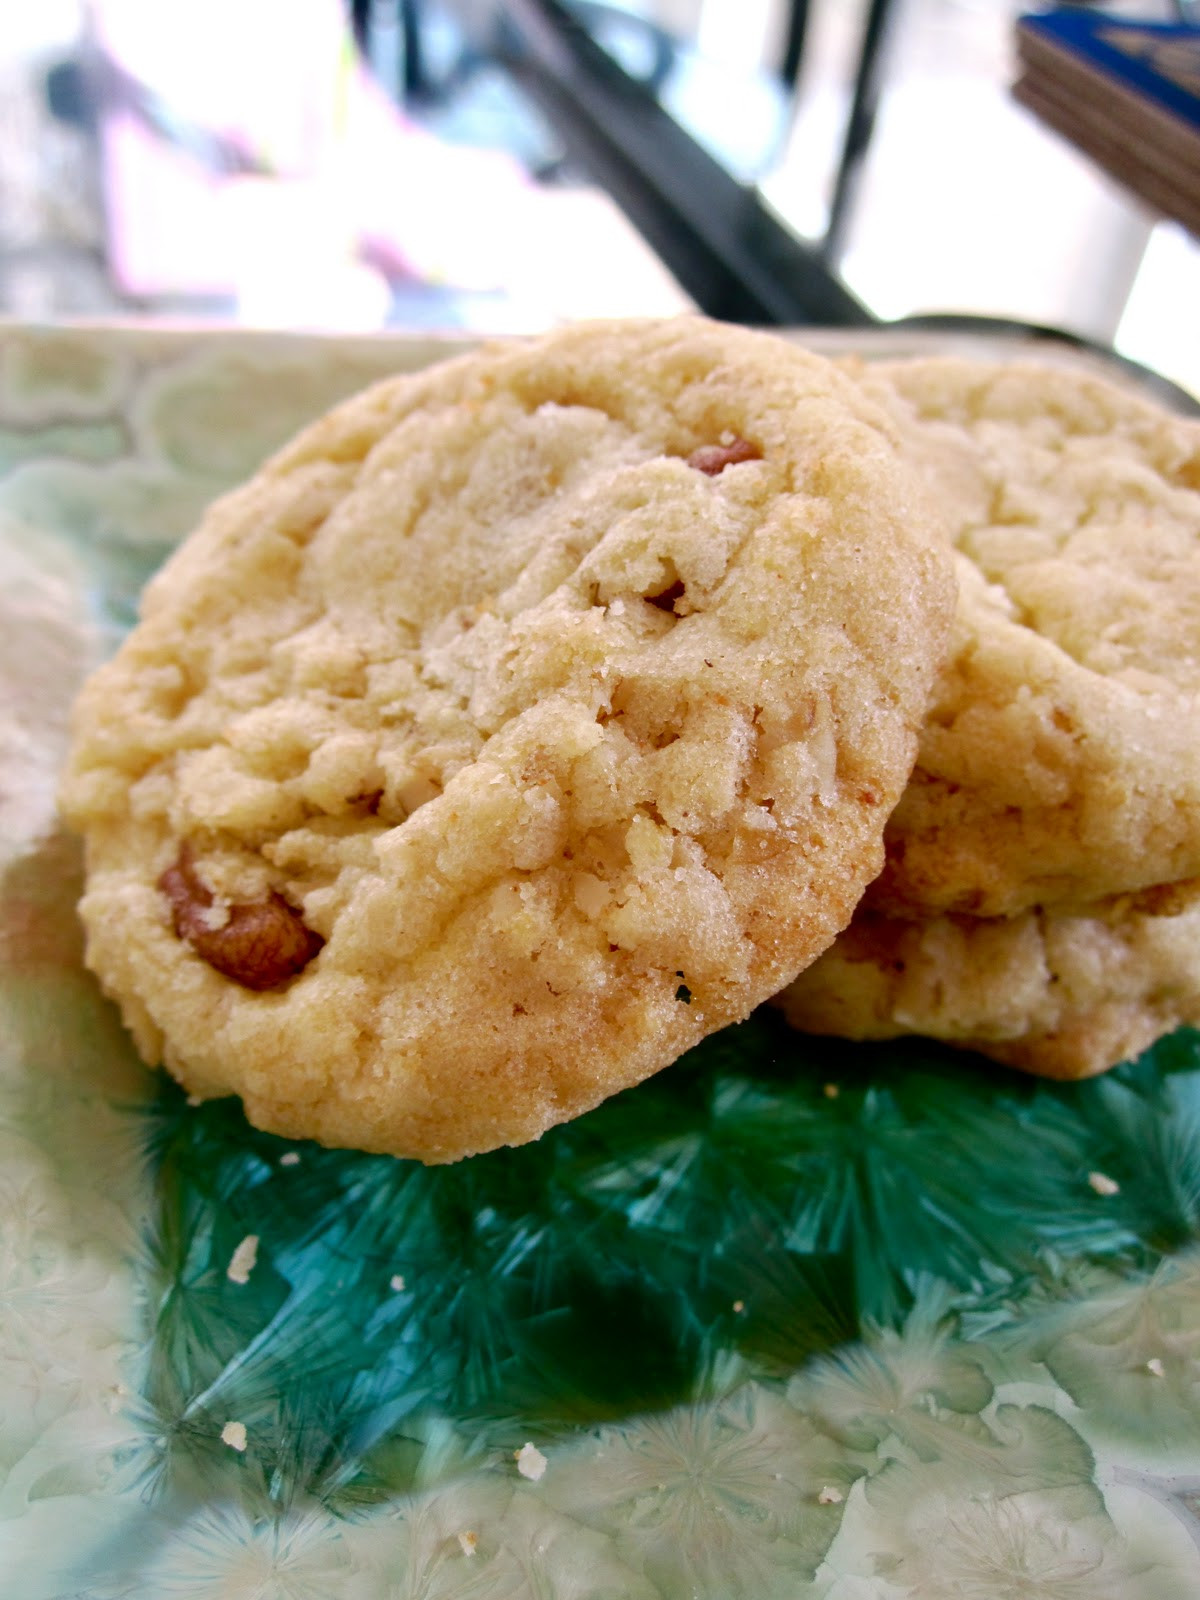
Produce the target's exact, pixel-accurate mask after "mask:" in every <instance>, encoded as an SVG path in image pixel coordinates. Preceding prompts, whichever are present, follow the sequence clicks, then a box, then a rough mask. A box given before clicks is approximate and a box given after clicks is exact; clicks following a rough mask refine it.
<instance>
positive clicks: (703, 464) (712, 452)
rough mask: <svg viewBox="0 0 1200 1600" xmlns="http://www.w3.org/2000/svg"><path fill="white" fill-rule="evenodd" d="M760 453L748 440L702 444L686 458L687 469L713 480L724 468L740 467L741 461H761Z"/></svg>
mask: <svg viewBox="0 0 1200 1600" xmlns="http://www.w3.org/2000/svg"><path fill="white" fill-rule="evenodd" d="M761 460H762V451H761V450H760V449H759V448H758V446H757V445H756V444H751V443H750V441H749V440H748V439H731V440H730V442H729V443H728V444H702V445H701V446H700V447H699V449H697V450H693V451H692V453H691V455H690V456H689V457H688V458H687V464H688V466H689V467H695V469H696V471H697V472H703V473H704V475H705V477H707V478H715V477H717V476H719V474H720V473H722V472H724V471H725V468H726V467H737V466H740V465H741V463H742V462H743V461H761Z"/></svg>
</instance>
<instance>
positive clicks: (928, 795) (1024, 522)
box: [860, 359, 1200, 917]
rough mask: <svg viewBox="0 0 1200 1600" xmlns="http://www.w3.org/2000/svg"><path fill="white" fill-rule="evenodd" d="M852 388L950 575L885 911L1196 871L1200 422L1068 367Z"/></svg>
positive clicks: (1100, 888)
mask: <svg viewBox="0 0 1200 1600" xmlns="http://www.w3.org/2000/svg"><path fill="white" fill-rule="evenodd" d="M860 381H861V382H862V383H863V385H864V387H865V388H866V389H867V390H868V392H869V393H870V394H871V395H872V396H873V397H874V398H875V399H877V400H879V401H880V402H881V403H882V404H883V405H885V406H886V408H887V409H888V410H889V412H890V413H891V415H892V416H893V418H894V419H895V420H896V422H897V425H898V426H899V428H900V430H901V433H902V436H903V439H904V449H905V453H906V455H907V456H908V458H909V460H910V461H911V462H912V463H913V464H914V465H915V466H916V467H918V469H919V470H921V471H922V473H923V474H924V476H925V478H926V482H927V484H928V486H929V487H930V490H931V492H932V493H933V494H935V495H936V497H937V499H938V501H939V504H940V506H941V508H942V510H943V512H944V513H945V515H946V516H947V518H948V520H949V525H950V532H951V537H952V539H953V543H954V545H955V547H956V550H957V552H958V561H959V580H960V599H959V606H958V613H957V616H956V620H955V626H954V634H953V643H952V647H951V653H950V658H949V661H948V664H947V666H946V669H945V671H944V672H943V674H942V676H941V678H940V680H939V682H938V685H937V688H936V690H935V693H934V699H933V703H932V706H931V709H930V714H929V718H928V720H927V722H926V725H925V728H924V729H923V731H922V735H921V747H920V754H919V757H918V761H917V767H916V770H915V772H914V774H913V779H912V782H911V784H910V785H909V788H908V790H907V792H906V793H905V795H904V798H903V800H902V801H901V803H900V805H899V806H898V807H897V809H896V812H895V814H894V815H893V817H892V819H891V821H890V823H889V826H888V834H887V865H886V868H885V870H884V873H883V875H882V877H881V878H880V880H879V882H878V883H876V884H875V885H874V886H873V887H872V890H871V903H872V905H874V906H875V907H876V908H877V909H878V910H881V911H884V912H887V913H889V914H893V915H898V916H909V917H926V916H931V915H934V914H936V913H939V912H961V913H967V914H970V915H972V916H987V917H991V916H1000V915H1011V914H1013V913H1015V912H1018V911H1022V910H1025V909H1028V908H1031V907H1034V906H1055V907H1060V908H1080V907H1084V906H1087V905H1089V904H1090V903H1092V902H1094V901H1095V900H1097V899H1101V898H1103V897H1105V896H1108V895H1112V894H1118V893H1123V892H1125V891H1128V890H1133V889H1139V888H1143V887H1145V886H1147V885H1151V884H1156V883H1165V882H1173V881H1177V880H1179V879H1183V878H1188V877H1192V876H1195V875H1197V874H1200V715H1198V709H1200V707H1198V699H1197V697H1198V695H1200V424H1197V423H1196V422H1194V421H1191V420H1185V419H1182V418H1179V417H1175V416H1172V415H1169V414H1168V413H1166V412H1164V411H1161V410H1159V409H1158V408H1157V407H1155V406H1154V405H1152V404H1150V403H1149V402H1147V401H1145V400H1143V399H1141V398H1140V397H1138V396H1136V395H1133V394H1130V393H1127V392H1125V391H1124V390H1122V389H1118V388H1116V387H1115V386H1113V385H1111V384H1109V383H1107V382H1105V381H1104V380H1102V379H1099V378H1096V377H1094V376H1092V375H1091V374H1090V373H1085V372H1082V371H1077V370H1074V369H1069V368H1065V367H1049V366H1046V367H1039V366H1034V365H1029V364H1026V363H1017V364H1009V365H1001V364H999V363H986V362H981V361H964V360H950V359H947V360H939V359H928V360H916V361H908V362H889V363H885V364H881V365H880V366H878V367H872V368H869V369H863V370H862V371H861V373H860Z"/></svg>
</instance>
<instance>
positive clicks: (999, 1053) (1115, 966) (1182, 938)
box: [776, 881, 1200, 1078]
mask: <svg viewBox="0 0 1200 1600" xmlns="http://www.w3.org/2000/svg"><path fill="white" fill-rule="evenodd" d="M776 1003H777V1004H778V1005H779V1006H780V1008H781V1009H782V1010H783V1012H784V1014H785V1015H786V1016H787V1018H788V1021H789V1022H790V1023H791V1024H792V1025H793V1027H796V1028H799V1029H801V1030H803V1031H804V1032H807V1033H820V1034H832V1035H834V1036H836V1037H840V1038H844V1039H895V1038H898V1037H900V1036H901V1035H904V1034H925V1035H927V1036H928V1037H930V1038H933V1039H941V1040H944V1041H945V1042H946V1043H948V1044H954V1045H961V1046H963V1047H964V1048H967V1049H971V1050H977V1051H979V1052H980V1053H981V1054H983V1055H986V1056H991V1057H992V1058H993V1059H994V1060H996V1061H1003V1062H1007V1063H1008V1064H1009V1065H1010V1066H1014V1067H1023V1068H1024V1069H1025V1070H1026V1071H1029V1072H1035V1073H1038V1074H1040V1075H1041V1076H1043V1077H1047V1078H1087V1077H1091V1076H1092V1075H1093V1074H1094V1073H1097V1072H1104V1071H1106V1070H1107V1068H1109V1067H1112V1066H1115V1065H1116V1063H1117V1062H1118V1061H1125V1060H1128V1059H1129V1058H1130V1057H1132V1056H1135V1055H1138V1054H1140V1052H1141V1051H1143V1050H1145V1049H1147V1048H1148V1047H1149V1046H1150V1045H1152V1044H1153V1043H1154V1041H1155V1040H1156V1039H1158V1038H1161V1037H1162V1035H1163V1034H1166V1033H1170V1032H1171V1030H1172V1029H1174V1028H1177V1027H1179V1026H1180V1025H1181V1024H1183V1023H1191V1024H1196V1023H1200V883H1197V882H1195V881H1193V882H1190V883H1183V884H1166V885H1162V886H1160V887H1158V888H1156V889H1151V890H1146V891H1143V892H1142V893H1141V894H1139V895H1123V896H1118V897H1115V898H1113V899H1110V900H1106V901H1101V902H1099V903H1098V904H1096V905H1094V906H1090V907H1087V908H1085V909H1084V910H1082V911H1080V912H1079V913H1077V914H1068V913H1057V914H1056V913H1053V912H1045V911H1024V912H1021V913H1020V914H1019V915H1017V916H1015V917H991V918H978V917H962V916H944V917H933V918H931V919H930V920H928V921H926V922H904V921H899V920H895V919H890V918H887V917H882V916H878V915H875V914H873V913H871V912H869V911H860V912H859V914H858V915H857V916H856V917H855V918H854V920H853V922H851V924H850V926H849V928H847V929H846V931H845V932H844V933H843V934H842V935H841V936H840V937H839V938H838V939H837V941H836V942H835V943H834V945H833V946H832V948H831V949H830V950H828V951H827V952H826V953H825V955H823V956H822V957H821V958H820V960H819V961H817V962H816V963H815V964H814V965H813V966H811V967H810V968H809V969H808V970H807V971H806V972H803V973H801V975H800V976H799V977H798V978H797V979H796V981H795V982H794V983H792V984H791V985H790V986H789V987H788V988H787V989H785V990H784V991H783V993H782V994H781V995H780V996H779V997H778V999H777V1002H776Z"/></svg>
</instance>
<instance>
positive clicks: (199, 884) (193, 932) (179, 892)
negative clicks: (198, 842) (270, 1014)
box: [158, 845, 325, 989]
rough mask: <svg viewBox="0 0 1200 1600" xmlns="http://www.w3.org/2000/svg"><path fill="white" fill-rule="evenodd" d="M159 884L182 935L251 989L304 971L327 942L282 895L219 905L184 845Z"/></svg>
mask: <svg viewBox="0 0 1200 1600" xmlns="http://www.w3.org/2000/svg"><path fill="white" fill-rule="evenodd" d="M158 886H159V888H160V889H161V890H162V892H163V894H165V895H166V897H167V899H168V900H169V901H170V903H171V920H172V925H173V927H174V929H175V933H176V936H177V937H178V938H180V939H186V940H187V942H188V943H189V944H190V945H191V946H192V948H193V950H195V952H196V954H197V955H198V956H200V957H201V959H202V960H204V961H207V962H208V964H209V966H210V967H212V968H213V969H214V970H215V971H217V972H219V973H221V974H222V976H223V977H226V978H232V979H233V981H234V982H235V983H240V984H241V985H242V987H243V988H246V989H274V988H276V987H277V986H278V985H279V984H281V983H285V982H286V981H287V980H288V979H289V978H294V977H295V975H296V974H297V973H298V972H300V971H302V970H303V968H305V967H306V966H307V965H308V963H309V962H310V961H311V960H312V958H313V957H314V956H315V955H316V953H317V951H318V950H319V949H320V948H321V946H322V945H323V944H324V942H325V941H324V940H323V939H322V938H321V936H320V934H317V933H314V932H313V931H312V929H311V928H309V927H306V926H305V923H304V920H303V918H302V917H301V916H300V913H299V912H298V911H295V910H293V908H292V907H291V906H289V905H288V903H287V901H286V900H284V899H283V898H282V896H281V895H277V894H272V895H271V897H270V898H269V899H268V900H262V901H258V902H256V903H253V904H250V905H231V906H227V907H219V908H218V907H216V906H214V896H213V892H212V890H211V889H210V888H209V887H208V886H207V884H205V882H204V881H203V879H202V878H201V877H200V876H199V874H198V873H197V871H196V868H195V864H194V862H193V860H192V855H191V851H190V849H189V848H188V847H187V846H186V845H184V846H183V848H182V849H181V850H180V852H179V858H178V860H177V861H176V863H175V865H174V866H173V867H168V868H167V870H166V871H165V872H164V873H163V874H162V876H161V877H160V878H159V880H158Z"/></svg>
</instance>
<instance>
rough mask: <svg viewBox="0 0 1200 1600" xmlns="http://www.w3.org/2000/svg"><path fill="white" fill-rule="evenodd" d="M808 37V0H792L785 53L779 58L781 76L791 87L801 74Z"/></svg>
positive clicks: (784, 38)
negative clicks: (801, 64)
mask: <svg viewBox="0 0 1200 1600" xmlns="http://www.w3.org/2000/svg"><path fill="white" fill-rule="evenodd" d="M807 37H808V0H792V3H791V5H790V6H788V15H787V31H786V32H785V34H784V36H783V53H782V55H781V56H780V58H779V76H780V77H781V78H782V79H783V81H784V83H786V84H787V85H788V86H789V88H792V89H794V88H795V87H796V79H797V78H798V77H799V76H800V63H801V62H802V61H803V59H804V45H805V41H806V39H807Z"/></svg>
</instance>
